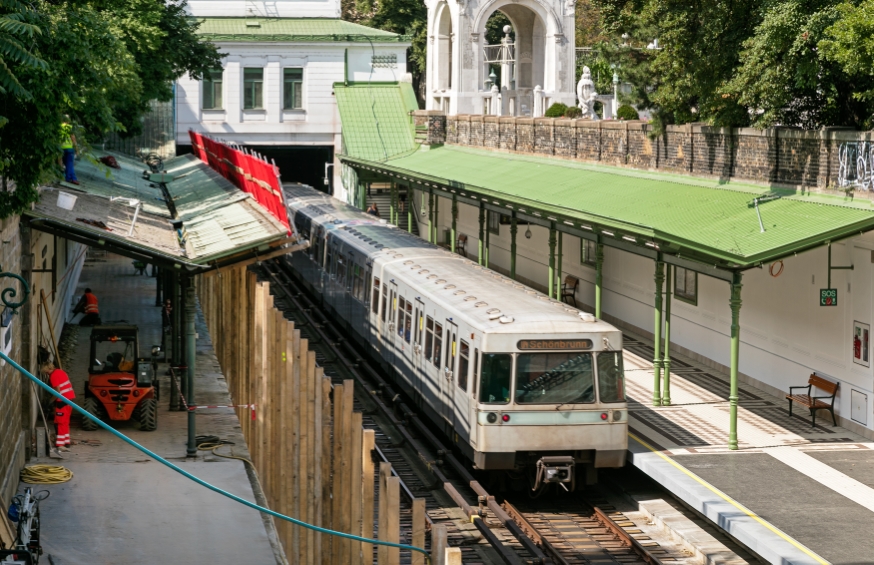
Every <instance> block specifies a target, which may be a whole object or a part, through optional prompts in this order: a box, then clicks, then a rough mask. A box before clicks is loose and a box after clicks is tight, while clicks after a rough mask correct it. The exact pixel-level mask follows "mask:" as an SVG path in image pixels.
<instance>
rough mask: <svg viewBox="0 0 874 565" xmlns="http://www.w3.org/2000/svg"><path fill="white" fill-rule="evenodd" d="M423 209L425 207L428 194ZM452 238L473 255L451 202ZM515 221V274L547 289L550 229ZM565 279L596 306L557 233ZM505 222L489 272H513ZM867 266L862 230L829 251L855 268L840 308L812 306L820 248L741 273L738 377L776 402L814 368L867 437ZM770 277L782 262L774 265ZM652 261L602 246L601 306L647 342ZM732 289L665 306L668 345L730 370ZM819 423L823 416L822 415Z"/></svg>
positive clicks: (869, 253)
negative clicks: (833, 385)
mask: <svg viewBox="0 0 874 565" xmlns="http://www.w3.org/2000/svg"><path fill="white" fill-rule="evenodd" d="M422 198H423V196H422V194H421V193H420V192H417V193H416V194H415V197H414V199H413V202H414V205H415V206H416V208H415V211H416V212H417V213H416V218H417V220H418V222H419V230H420V233H421V234H422V235H423V236H425V237H427V229H428V223H427V222H428V218H427V213H426V214H425V215H424V216H423V215H422V214H421V211H422V208H423V206H422ZM424 199H425V201H426V204H425V207H424V209H425V210H427V194H426V195H425V196H424ZM450 214H451V202H450V201H449V200H448V199H445V198H440V199H439V215H438V232H437V233H438V237H439V238H440V240H441V241H443V237H444V233H445V230H447V229H449V228H450V226H451V215H450ZM457 229H458V233H460V234H465V235H467V236H468V241H467V247H466V251H467V254H468V255H469V256H471V257H473V258H475V257H476V254H477V244H478V236H479V211H478V209H477V208H475V207H473V206H468V205H464V204H459V205H458V222H457ZM527 229H528V226H527V225H526V224H525V223H523V222H520V223H519V224H518V232H517V237H516V243H517V258H516V273H517V277H518V278H519V279H520V280H521V281H523V282H527V283H529V284H532V286H535V287H537V288H539V289H541V290H544V289H545V287H546V284H547V280H548V275H547V268H548V257H549V243H548V238H549V231H548V229H546V228H544V227H541V226H530V230H531V238H530V239H528V238H526V237H525V232H526V230H527ZM562 243H563V260H562V276H561V278H562V279H563V278H564V276H566V275H568V274H570V275H573V276H575V277H577V278H579V279H580V288H579V290H578V293H577V301H578V303H580V305H581V306H582V305H583V304H585V305H587V306H589V307H591V306H593V305H594V302H595V291H594V282H595V270H594V268H592V267H589V266H586V265H582V264H581V263H580V241H579V239H578V238H577V237H574V236H569V235H567V234H565V235H564V236H563V242H562ZM509 248H510V226H509V225H501V226H500V228H499V235H495V234H491V236H490V252H489V260H490V263H491V267H492V268H494V269H497V270H501V271H504V272H507V271H508V270H509V266H510V253H509ZM872 263H874V235H872V234H865V235H860V236H858V237H855V238H852V239H849V240H845V241H843V242H841V243H836V244H833V245H832V265H833V266H843V265H850V264H852V265H853V266H854V269H853V270H852V271H850V270H837V271H833V272H832V277H831V288H834V289H837V291H838V305H837V306H834V307H824V306H820V305H819V291H820V289H821V288H826V287H827V277H828V268H827V266H828V250H827V248H826V247H824V246H823V247H821V248H818V249H815V250H812V251H808V252H806V253H802V254H800V255H798V256H795V257H791V258H789V259H786V260H784V261H783V272H782V273H780V274H779V276H777V277H774V276H771V274H770V273H769V269H768V266H767V265H766V266H765V267H764V268H761V269H751V270H748V271H745V272H744V275H743V291H742V295H741V297H742V301H743V305H742V307H741V311H740V324H741V332H740V334H741V349H740V371H741V373H742V378H744V380H747V381H751V382H752V384H754V385H756V386H759V387H761V388H763V389H765V390H766V391H767V392H770V393H772V394H775V395H778V396H780V397H782V394H785V393H788V391H789V387H790V386H799V385H804V384H806V383H807V378H808V376H809V375H810V374H811V373H812V372H816V373H817V374H819V375H821V376H823V377H825V378H828V379H831V380H833V381H839V382H840V389H839V391H838V400H837V401H836V403H835V407H836V410H835V411H836V413H837V414H838V416H839V419H841V420H843V421H842V422H839V423H841V424H842V425H844V426H846V427H848V428H850V429H852V430H854V431H857V432H859V433H863V434H864V435H866V436H868V437H871V438H874V432H872V430H874V412H872V403H874V372H872V368H871V357H872V356H874V353H872V350H871V344H870V343H869V344H868V361H867V366H866V364H864V363H860V362H857V361H856V360H854V354H853V334H854V328H855V326H856V325H857V323H861V324H865V326H862V327H863V328H864V327H867V328H869V329H870V327H871V323H872V296H871V293H872V288H871V286H872V280H871V278H872ZM774 270H775V272H776V271H777V270H779V266H777V267H775V269H774ZM654 275H655V264H654V262H653V261H651V260H649V259H646V258H644V257H640V256H637V255H633V254H631V253H627V252H624V251H621V250H618V249H614V248H610V247H606V246H605V248H604V271H603V285H604V288H603V294H602V300H603V304H602V308H603V312H604V314H605V315H608V316H610V317H612V318H615V319H618V320H621V321H622V322H623V323H625V324H629V325H631V326H634V327H635V328H637V329H639V330H641V331H642V332H645V333H647V334H649V335H650V336H651V334H652V331H653V323H654V322H653V305H654V300H655V292H654V287H655V282H654ZM729 298H730V289H729V284H728V283H727V282H725V281H721V280H718V279H714V278H711V277H708V276H705V275H698V301H697V304H696V305H693V304H690V303H688V302H683V301H681V300H679V299H677V298H676V297H673V299H672V301H671V310H672V316H671V321H672V325H671V343H672V345H673V346H680V347H681V348H683V349H685V350H688V352H689V353H691V354H693V355H695V356H697V357H700V358H701V359H700V360H702V361H704V362H710V363H711V364H715V366H722V367H721V368H725V367H727V366H728V364H729V353H730V338H729V336H730V326H731V310H730V308H729ZM822 417H823V418H825V417H826V416H825V415H823V416H822Z"/></svg>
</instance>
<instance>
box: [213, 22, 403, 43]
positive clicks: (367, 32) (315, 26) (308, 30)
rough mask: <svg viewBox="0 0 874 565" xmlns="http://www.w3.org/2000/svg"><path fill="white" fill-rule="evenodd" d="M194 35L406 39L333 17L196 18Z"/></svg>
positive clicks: (241, 38) (235, 38) (267, 38)
mask: <svg viewBox="0 0 874 565" xmlns="http://www.w3.org/2000/svg"><path fill="white" fill-rule="evenodd" d="M197 21H199V22H200V28H199V29H198V30H197V33H198V34H199V35H201V36H204V37H205V38H206V39H209V40H210V41H340V42H348V41H374V42H395V43H404V42H408V41H409V37H406V36H403V35H398V34H396V33H391V32H388V31H383V30H380V29H374V28H371V27H366V26H363V25H359V24H354V23H352V22H346V21H343V20H341V19H335V18H258V17H254V18H197Z"/></svg>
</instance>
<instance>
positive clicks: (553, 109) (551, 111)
mask: <svg viewBox="0 0 874 565" xmlns="http://www.w3.org/2000/svg"><path fill="white" fill-rule="evenodd" d="M565 112H567V106H566V105H565V104H562V103H561V102H556V103H555V104H553V105H552V106H550V107H549V108H547V109H546V114H544V116H546V117H547V118H560V117H562V116H564V113H565Z"/></svg>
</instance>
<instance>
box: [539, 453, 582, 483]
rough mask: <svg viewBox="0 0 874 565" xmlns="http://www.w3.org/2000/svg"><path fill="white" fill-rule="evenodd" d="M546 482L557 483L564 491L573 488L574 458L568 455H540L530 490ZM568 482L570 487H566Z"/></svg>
mask: <svg viewBox="0 0 874 565" xmlns="http://www.w3.org/2000/svg"><path fill="white" fill-rule="evenodd" d="M548 483H558V484H559V485H560V486H561V487H562V488H563V489H564V490H566V491H572V490H574V458H573V457H571V456H570V455H552V456H544V457H541V458H540V459H539V460H538V461H537V477H536V479H535V480H534V488H532V489H531V490H534V491H536V490H538V489H539V488H540V486H541V485H544V484H548ZM568 483H570V486H571V488H570V489H568V487H567V484H568Z"/></svg>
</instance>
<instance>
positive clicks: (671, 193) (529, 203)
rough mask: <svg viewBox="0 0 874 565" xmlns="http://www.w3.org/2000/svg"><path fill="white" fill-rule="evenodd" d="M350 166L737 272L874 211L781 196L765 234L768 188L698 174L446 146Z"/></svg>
mask: <svg viewBox="0 0 874 565" xmlns="http://www.w3.org/2000/svg"><path fill="white" fill-rule="evenodd" d="M343 128H344V129H345V128H346V121H345V116H344V120H343ZM341 158H344V157H342V156H341ZM345 159H346V160H347V161H348V160H350V159H348V158H345ZM351 160H353V161H358V162H359V163H360V164H365V165H367V164H370V165H373V168H374V169H375V170H377V171H380V170H381V171H386V172H394V173H399V174H402V175H404V176H409V177H413V178H416V179H422V180H425V181H428V182H434V183H437V184H438V185H439V186H443V187H447V188H449V187H451V189H452V190H460V191H469V192H470V193H473V194H480V195H487V196H489V197H490V198H491V199H494V200H499V201H500V202H501V204H502V205H504V204H513V205H516V206H521V207H524V208H526V210H527V211H529V212H530V211H534V210H539V211H544V212H546V213H547V214H553V215H555V217H556V218H557V219H558V220H560V221H564V220H570V221H576V222H580V221H582V222H587V223H590V224H594V225H596V226H598V227H600V228H602V229H603V228H607V229H609V230H612V231H614V232H615V237H622V236H623V235H626V236H630V237H640V238H645V239H647V240H650V241H654V242H656V243H658V244H659V246H660V247H661V248H662V249H663V250H664V251H665V252H669V253H672V254H678V255H682V256H686V257H688V258H698V259H699V260H704V261H710V262H711V264H713V263H715V262H716V261H719V262H720V263H722V264H724V265H727V266H729V267H732V268H746V267H751V266H754V265H757V264H759V263H761V262H768V261H772V260H776V259H779V258H781V257H786V256H787V255H791V254H792V253H793V252H798V251H803V250H805V249H808V248H811V247H813V246H816V245H821V244H823V243H824V242H826V241H835V240H837V239H840V238H842V237H848V236H851V235H853V234H856V233H859V232H861V231H867V230H871V229H874V209H872V206H871V204H869V203H867V202H865V203H864V204H852V203H850V202H849V201H844V200H842V199H840V198H837V197H833V198H828V197H823V196H801V195H794V194H789V193H786V192H784V194H783V197H782V198H779V199H775V200H770V201H767V202H763V203H761V204H760V205H759V211H760V212H761V217H762V221H763V224H764V228H765V231H764V232H762V231H761V230H760V228H759V220H758V217H757V215H756V209H755V207H753V206H752V205H751V202H752V200H753V198H755V197H756V196H759V195H761V194H762V193H764V192H766V191H767V189H764V188H762V187H753V186H751V185H748V186H746V187H737V188H735V187H734V186H732V187H726V186H725V185H719V184H718V183H717V182H715V181H714V182H708V181H707V180H702V179H696V178H692V177H682V176H679V175H659V174H657V173H646V172H635V171H630V170H628V169H620V168H615V169H611V168H608V167H595V166H589V165H585V164H581V163H575V162H572V161H565V160H560V159H554V158H549V157H529V156H522V155H516V154H511V153H500V152H495V151H488V150H482V149H471V148H460V147H450V146H445V147H442V148H437V149H431V150H430V151H418V152H415V153H413V154H409V155H403V156H400V157H398V158H395V159H390V160H389V161H387V162H384V163H375V162H371V163H367V161H366V160H364V159H351ZM379 160H380V159H373V160H372V161H379Z"/></svg>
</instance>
